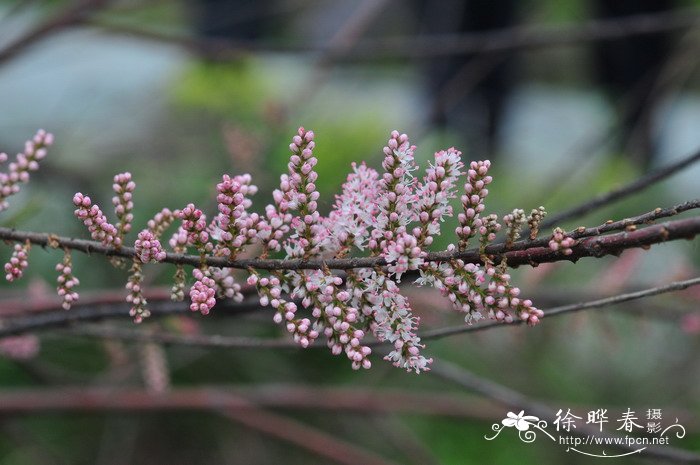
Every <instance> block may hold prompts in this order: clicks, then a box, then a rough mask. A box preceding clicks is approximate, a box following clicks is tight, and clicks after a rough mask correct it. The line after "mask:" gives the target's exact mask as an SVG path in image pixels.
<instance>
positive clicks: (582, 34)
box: [92, 9, 699, 62]
mask: <svg viewBox="0 0 700 465" xmlns="http://www.w3.org/2000/svg"><path fill="white" fill-rule="evenodd" d="M698 17H699V15H698V10H697V9H690V10H674V11H670V12H669V11H667V12H661V13H650V14H644V15H633V16H626V17H621V18H612V19H596V20H591V21H587V22H583V23H578V24H565V25H555V26H547V25H542V24H538V25H528V26H518V27H513V28H506V29H500V30H494V31H488V32H475V33H468V34H446V35H436V36H409V37H392V38H381V39H365V40H362V41H359V42H358V43H357V44H355V45H354V46H353V47H352V48H351V49H348V50H344V51H343V53H341V54H333V51H334V50H333V47H332V46H331V45H330V44H322V45H318V44H316V43H309V42H306V43H300V42H297V43H290V42H286V43H275V44H272V43H261V42H253V41H247V42H246V41H230V40H219V39H206V38H198V37H192V36H186V35H183V34H179V35H173V34H169V33H163V32H160V31H156V30H148V29H144V28H139V27H133V26H128V25H124V24H116V23H114V22H111V23H110V22H107V21H105V20H104V19H101V20H99V21H93V23H92V24H93V25H95V26H97V27H101V28H103V29H104V30H106V31H110V32H116V33H121V34H129V35H133V36H138V37H143V38H145V39H149V40H157V41H160V42H166V43H175V44H179V45H181V46H183V47H186V48H188V49H190V50H193V51H197V52H200V53H203V54H205V55H207V56H210V57H216V58H219V59H236V58H240V57H241V56H243V55H246V54H249V53H255V52H287V53H300V52H301V53H320V54H325V55H327V56H328V55H330V58H329V59H333V60H335V61H343V62H345V61H360V60H361V61H368V60H379V59H386V58H387V57H392V58H397V57H398V58H401V57H403V58H414V59H418V58H420V59H422V58H432V57H436V56H449V55H471V54H485V53H498V52H505V51H510V50H528V49H537V48H544V47H555V46H568V45H580V44H584V43H588V42H597V41H605V40H613V39H619V38H621V37H629V36H635V35H646V34H655V33H660V32H667V31H673V30H679V29H687V28H690V27H693V26H695V25H696V22H697V19H698Z"/></svg>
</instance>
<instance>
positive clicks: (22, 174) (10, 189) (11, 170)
mask: <svg viewBox="0 0 700 465" xmlns="http://www.w3.org/2000/svg"><path fill="white" fill-rule="evenodd" d="M52 144H53V134H50V133H48V132H46V131H44V130H43V129H40V130H39V131H37V133H36V134H35V135H34V137H33V138H32V139H30V140H28V141H27V142H25V144H24V151H23V152H21V153H18V154H17V159H16V160H15V161H14V162H12V163H10V164H9V166H8V172H7V173H2V172H0V211H3V210H5V209H7V207H8V203H7V198H8V197H10V196H11V195H15V194H17V193H18V192H19V190H20V186H21V184H23V183H27V182H29V172H30V171H36V170H38V169H39V162H40V161H41V160H43V159H44V157H46V148H47V147H49V146H50V145H52ZM7 158H8V157H7V154H6V153H0V163H4V162H6V161H7Z"/></svg>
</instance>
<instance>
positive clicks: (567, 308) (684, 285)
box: [421, 278, 700, 340]
mask: <svg viewBox="0 0 700 465" xmlns="http://www.w3.org/2000/svg"><path fill="white" fill-rule="evenodd" d="M698 284H700V278H693V279H688V280H686V281H677V282H673V283H671V284H668V285H665V286H659V287H652V288H650V289H644V290H641V291H637V292H628V293H625V294H619V295H615V296H612V297H607V298H604V299H597V300H592V301H589V302H580V303H575V304H570V305H562V306H559V307H554V308H550V309H548V310H545V311H544V318H551V317H554V316H560V315H566V314H568V313H574V312H579V311H582V310H590V309H594V308H603V307H608V306H611V305H616V304H620V303H623V302H629V301H632V300H638V299H643V298H645V297H652V296H655V295H659V294H665V293H667V292H675V291H682V290H684V289H688V288H689V287H692V286H697V285H698ZM519 324H522V321H520V320H517V321H514V322H513V323H511V324H510V325H504V324H503V323H497V322H492V321H489V322H487V323H483V324H480V325H475V326H457V327H449V328H439V329H434V330H431V331H425V332H423V334H422V335H421V339H422V340H430V339H442V338H443V337H447V336H454V335H456V334H464V333H473V332H477V331H483V330H486V329H491V328H495V327H506V326H513V325H519Z"/></svg>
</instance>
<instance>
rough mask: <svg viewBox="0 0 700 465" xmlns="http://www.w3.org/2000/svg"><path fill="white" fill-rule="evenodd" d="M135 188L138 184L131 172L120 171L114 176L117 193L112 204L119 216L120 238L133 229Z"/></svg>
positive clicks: (118, 234) (118, 233)
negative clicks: (132, 178)
mask: <svg viewBox="0 0 700 465" xmlns="http://www.w3.org/2000/svg"><path fill="white" fill-rule="evenodd" d="M135 188H136V184H135V183H134V181H132V180H131V173H128V172H127V173H119V174H117V175H116V176H114V184H113V185H112V189H113V190H114V193H115V194H116V195H115V196H114V197H112V204H113V205H114V212H115V213H116V214H117V218H119V222H118V223H117V231H118V232H117V236H118V237H119V239H120V240H122V239H123V238H124V234H126V233H128V232H129V231H131V222H132V221H133V220H134V215H133V214H132V213H131V211H132V210H133V209H134V202H133V200H132V195H133V193H134V189H135Z"/></svg>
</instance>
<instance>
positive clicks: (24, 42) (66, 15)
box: [0, 0, 108, 65]
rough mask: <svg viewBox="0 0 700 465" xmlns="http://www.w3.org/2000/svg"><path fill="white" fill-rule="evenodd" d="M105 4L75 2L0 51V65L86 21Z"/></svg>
mask: <svg viewBox="0 0 700 465" xmlns="http://www.w3.org/2000/svg"><path fill="white" fill-rule="evenodd" d="M107 3H108V2H107V0H78V1H76V2H75V3H74V4H72V5H71V6H70V7H68V8H67V9H65V10H63V11H61V12H60V13H59V14H58V15H56V16H55V17H53V18H50V19H48V20H46V21H44V22H42V23H41V24H39V25H38V26H36V27H35V28H34V29H32V30H30V31H29V32H27V33H26V34H24V35H22V36H21V37H18V38H17V39H16V40H14V41H13V42H11V43H10V44H8V45H7V46H5V47H4V48H3V49H2V50H0V65H2V64H3V63H5V62H7V61H8V60H10V59H12V58H14V57H15V56H17V55H19V54H20V53H21V52H23V51H24V50H26V49H28V48H29V47H31V46H32V45H34V44H35V43H36V42H39V41H40V40H43V39H45V38H46V37H48V36H49V35H51V34H53V33H55V32H58V31H60V30H61V29H63V28H65V27H67V26H73V25H75V24H79V23H82V22H84V21H86V20H87V19H88V18H89V15H90V14H91V13H94V12H95V11H96V10H98V9H99V8H102V7H104V6H105V5H106V4H107Z"/></svg>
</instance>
